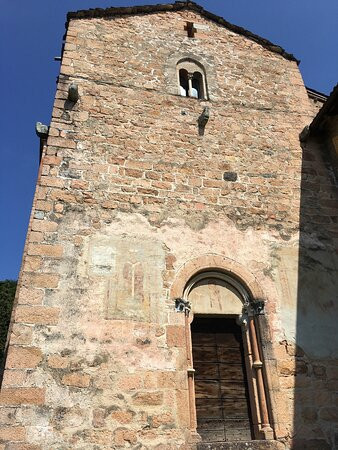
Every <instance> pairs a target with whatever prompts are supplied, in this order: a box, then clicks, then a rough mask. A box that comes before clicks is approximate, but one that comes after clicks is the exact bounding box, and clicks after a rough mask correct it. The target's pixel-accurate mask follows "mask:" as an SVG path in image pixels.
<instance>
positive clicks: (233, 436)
mask: <svg viewBox="0 0 338 450" xmlns="http://www.w3.org/2000/svg"><path fill="white" fill-rule="evenodd" d="M191 335H192V355H193V364H194V369H195V398H196V413H197V431H198V433H199V434H200V436H201V438H202V442H209V443H213V442H224V441H247V440H251V439H252V438H253V429H252V420H251V411H250V403H249V393H248V383H247V374H246V369H245V360H244V349H243V340H242V333H241V327H240V326H239V325H237V324H236V320H235V319H234V318H224V317H222V318H209V317H208V318H207V317H195V318H194V321H193V322H192V324H191Z"/></svg>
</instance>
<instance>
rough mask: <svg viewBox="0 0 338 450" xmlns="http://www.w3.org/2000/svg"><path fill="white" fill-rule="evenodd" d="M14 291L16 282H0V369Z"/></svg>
mask: <svg viewBox="0 0 338 450" xmlns="http://www.w3.org/2000/svg"><path fill="white" fill-rule="evenodd" d="M15 291H16V281H14V280H4V281H0V368H1V365H2V360H3V356H4V349H5V344H6V339H7V331H8V326H9V322H10V318H11V312H12V308H13V301H14V297H15Z"/></svg>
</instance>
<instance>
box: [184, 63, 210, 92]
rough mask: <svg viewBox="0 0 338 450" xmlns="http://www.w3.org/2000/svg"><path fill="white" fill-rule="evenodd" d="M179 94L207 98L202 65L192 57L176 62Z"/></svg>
mask: <svg viewBox="0 0 338 450" xmlns="http://www.w3.org/2000/svg"><path fill="white" fill-rule="evenodd" d="M177 78H178V86H179V94H180V95H182V97H192V98H197V99H200V100H207V99H208V98H207V85H206V77H205V70H204V68H203V66H202V65H201V64H199V63H197V62H196V61H194V60H193V59H184V60H181V61H179V62H178V63H177Z"/></svg>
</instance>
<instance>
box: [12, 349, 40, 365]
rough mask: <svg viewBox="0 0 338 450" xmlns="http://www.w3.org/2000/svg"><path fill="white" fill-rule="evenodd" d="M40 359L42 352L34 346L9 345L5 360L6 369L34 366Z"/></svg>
mask: <svg viewBox="0 0 338 450" xmlns="http://www.w3.org/2000/svg"><path fill="white" fill-rule="evenodd" d="M41 360H42V352H41V350H40V349H38V348H36V347H17V346H10V347H9V349H8V355H7V360H6V367H7V369H24V368H30V369H33V368H35V367H36V366H37V365H38V364H39V363H40V362H41Z"/></svg>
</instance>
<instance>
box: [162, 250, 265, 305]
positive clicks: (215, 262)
mask: <svg viewBox="0 0 338 450" xmlns="http://www.w3.org/2000/svg"><path fill="white" fill-rule="evenodd" d="M210 270H217V271H221V272H224V273H227V274H229V275H232V276H233V277H234V278H235V279H237V280H238V281H240V282H241V283H242V284H243V285H244V286H245V287H246V288H247V289H248V291H249V294H250V296H251V298H252V299H260V300H264V294H263V290H262V288H261V287H260V285H259V283H258V281H257V279H256V277H255V276H254V275H253V274H252V273H251V272H250V271H248V270H247V269H246V268H245V267H244V266H243V265H242V264H240V263H238V262H237V261H235V260H233V259H231V258H227V257H225V256H222V255H217V254H212V253H209V254H205V255H201V256H198V257H197V258H193V259H191V260H189V261H187V262H186V263H184V264H183V266H181V268H180V269H179V270H178V272H177V275H176V277H175V279H174V282H173V284H172V286H171V289H170V296H171V298H177V297H182V296H183V292H184V288H185V286H186V284H187V283H188V281H189V280H190V279H191V278H192V277H193V276H194V275H197V274H198V273H201V272H204V271H210Z"/></svg>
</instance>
